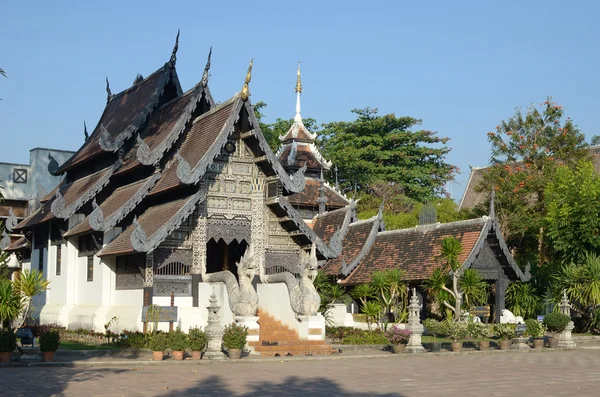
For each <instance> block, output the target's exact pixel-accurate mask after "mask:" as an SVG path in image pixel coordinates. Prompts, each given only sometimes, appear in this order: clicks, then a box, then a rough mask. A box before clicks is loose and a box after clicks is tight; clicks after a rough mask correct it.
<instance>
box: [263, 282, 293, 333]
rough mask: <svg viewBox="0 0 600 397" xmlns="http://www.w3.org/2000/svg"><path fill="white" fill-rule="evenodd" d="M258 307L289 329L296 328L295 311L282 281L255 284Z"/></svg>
mask: <svg viewBox="0 0 600 397" xmlns="http://www.w3.org/2000/svg"><path fill="white" fill-rule="evenodd" d="M257 292H258V308H259V309H260V310H264V311H265V312H267V313H268V314H269V315H271V316H273V317H275V318H276V319H277V320H279V321H281V322H282V323H283V324H285V325H287V326H288V327H290V328H291V329H295V330H298V325H299V324H298V320H297V319H296V313H294V311H293V310H292V305H291V303H290V294H289V292H288V288H287V285H285V284H284V283H273V284H260V283H259V284H257Z"/></svg>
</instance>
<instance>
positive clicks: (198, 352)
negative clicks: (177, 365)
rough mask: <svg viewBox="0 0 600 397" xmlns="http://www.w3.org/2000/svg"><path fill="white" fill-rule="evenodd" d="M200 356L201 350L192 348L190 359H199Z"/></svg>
mask: <svg viewBox="0 0 600 397" xmlns="http://www.w3.org/2000/svg"><path fill="white" fill-rule="evenodd" d="M201 358H202V352H201V351H197V350H194V351H192V360H200V359H201Z"/></svg>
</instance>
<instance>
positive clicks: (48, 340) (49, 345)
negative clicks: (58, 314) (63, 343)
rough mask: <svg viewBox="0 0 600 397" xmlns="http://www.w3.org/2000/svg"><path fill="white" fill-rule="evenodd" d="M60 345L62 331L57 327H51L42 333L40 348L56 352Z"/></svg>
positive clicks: (44, 350)
mask: <svg viewBox="0 0 600 397" xmlns="http://www.w3.org/2000/svg"><path fill="white" fill-rule="evenodd" d="M58 346H60V333H59V331H58V330H57V329H51V330H50V331H48V332H44V333H43V334H41V335H40V350H41V351H43V352H55V351H57V350H58Z"/></svg>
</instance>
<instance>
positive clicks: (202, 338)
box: [188, 327, 207, 360]
mask: <svg viewBox="0 0 600 397" xmlns="http://www.w3.org/2000/svg"><path fill="white" fill-rule="evenodd" d="M188 339H189V341H190V348H191V349H192V359H193V360H200V358H201V357H202V350H204V348H205V347H206V342H207V337H206V333H204V331H202V330H201V329H200V328H197V327H195V328H190V332H189V333H188Z"/></svg>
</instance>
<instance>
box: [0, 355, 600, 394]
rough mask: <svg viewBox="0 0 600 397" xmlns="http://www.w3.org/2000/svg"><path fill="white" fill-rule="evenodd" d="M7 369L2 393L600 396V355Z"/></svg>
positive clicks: (1, 374)
mask: <svg viewBox="0 0 600 397" xmlns="http://www.w3.org/2000/svg"><path fill="white" fill-rule="evenodd" d="M163 364H164V365H139V366H125V367H112V368H109V367H94V368H89V367H76V368H60V367H47V368H43V367H35V368H0V395H1V396H11V397H17V396H245V397H248V396H256V397H258V396H311V397H317V396H352V397H367V396H386V397H391V396H527V397H531V396H542V395H547V396H598V395H599V393H600V392H599V390H600V350H578V351H560V352H544V353H507V354H480V355H458V356H451V355H448V356H419V357H406V356H404V357H392V356H390V357H388V358H377V359H358V358H355V359H349V360H323V361H295V362H294V361H291V362H280V361H275V362H268V363H243V362H240V363H236V364H231V363H223V364H214V365H197V364H192V365H185V364H189V363H185V364H184V365H172V364H168V363H163Z"/></svg>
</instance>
